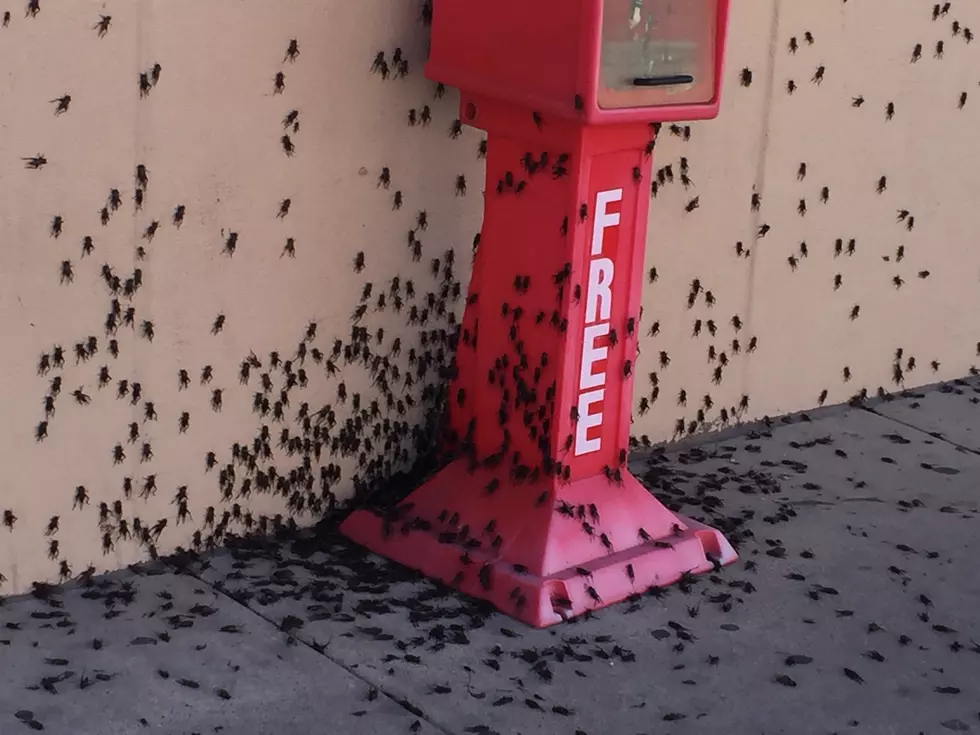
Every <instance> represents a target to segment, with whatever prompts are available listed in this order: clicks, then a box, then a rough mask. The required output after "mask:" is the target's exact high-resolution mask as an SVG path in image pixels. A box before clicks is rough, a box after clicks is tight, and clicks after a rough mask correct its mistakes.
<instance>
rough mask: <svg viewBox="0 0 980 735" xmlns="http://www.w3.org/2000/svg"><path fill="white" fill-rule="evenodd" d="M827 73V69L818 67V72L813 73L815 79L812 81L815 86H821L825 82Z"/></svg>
mask: <svg viewBox="0 0 980 735" xmlns="http://www.w3.org/2000/svg"><path fill="white" fill-rule="evenodd" d="M825 71H826V67H824V66H822V65H821V66H818V67H817V70H816V71H815V72H814V73H813V77H812V78H811V79H810V81H811V82H813V83H814V84H820V83H821V82H823V75H824V72H825Z"/></svg>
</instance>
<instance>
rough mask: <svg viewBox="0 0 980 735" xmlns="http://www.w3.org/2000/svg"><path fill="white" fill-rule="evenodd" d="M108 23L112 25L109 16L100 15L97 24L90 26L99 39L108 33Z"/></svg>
mask: <svg viewBox="0 0 980 735" xmlns="http://www.w3.org/2000/svg"><path fill="white" fill-rule="evenodd" d="M110 23H112V16H111V15H100V16H99V22H98V23H96V24H95V25H94V26H92V30H93V31H95V33H96V35H97V36H98V37H99V38H103V37H104V36H105V34H106V33H108V32H109V24H110Z"/></svg>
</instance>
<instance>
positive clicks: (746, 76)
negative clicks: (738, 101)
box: [739, 67, 752, 87]
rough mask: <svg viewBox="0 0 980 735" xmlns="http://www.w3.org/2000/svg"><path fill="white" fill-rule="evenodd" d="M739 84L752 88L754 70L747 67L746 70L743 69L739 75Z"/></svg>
mask: <svg viewBox="0 0 980 735" xmlns="http://www.w3.org/2000/svg"><path fill="white" fill-rule="evenodd" d="M739 83H740V84H741V85H742V86H743V87H751V86H752V70H751V69H749V68H748V67H745V68H744V69H742V71H741V73H740V74H739Z"/></svg>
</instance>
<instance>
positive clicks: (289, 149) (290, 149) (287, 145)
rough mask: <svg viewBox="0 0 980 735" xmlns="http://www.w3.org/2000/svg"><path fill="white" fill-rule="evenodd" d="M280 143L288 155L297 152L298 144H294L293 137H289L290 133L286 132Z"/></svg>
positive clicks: (290, 155)
mask: <svg viewBox="0 0 980 735" xmlns="http://www.w3.org/2000/svg"><path fill="white" fill-rule="evenodd" d="M279 143H280V144H281V145H282V151H283V153H285V154H286V156H287V157H290V158H291V157H292V156H293V155H295V153H296V146H295V145H294V144H293V139H292V138H290V137H289V135H288V134H284V135H283V136H282V137H281V138H280V139H279Z"/></svg>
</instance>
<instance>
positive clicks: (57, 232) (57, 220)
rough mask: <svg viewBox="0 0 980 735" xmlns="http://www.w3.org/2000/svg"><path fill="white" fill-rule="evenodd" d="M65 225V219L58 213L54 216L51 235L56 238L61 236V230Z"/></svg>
mask: <svg viewBox="0 0 980 735" xmlns="http://www.w3.org/2000/svg"><path fill="white" fill-rule="evenodd" d="M64 226H65V220H64V218H63V217H62V216H61V215H60V214H56V215H55V216H54V217H52V218H51V228H50V234H51V237H53V238H55V239H56V240H57V239H58V238H59V237H61V232H62V230H63V229H64Z"/></svg>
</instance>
